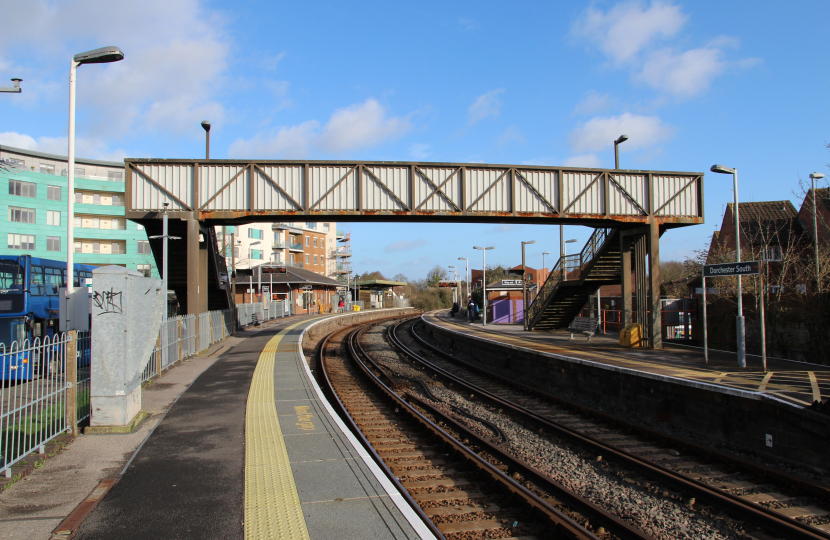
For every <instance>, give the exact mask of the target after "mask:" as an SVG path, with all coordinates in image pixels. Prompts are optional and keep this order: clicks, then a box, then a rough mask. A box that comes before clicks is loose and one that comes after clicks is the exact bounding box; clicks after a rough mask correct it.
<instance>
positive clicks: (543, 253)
mask: <svg viewBox="0 0 830 540" xmlns="http://www.w3.org/2000/svg"><path fill="white" fill-rule="evenodd" d="M545 255H550V251H543V252H542V269H543V270H547V269H548V268H547V266H545ZM546 277H547V276H546Z"/></svg>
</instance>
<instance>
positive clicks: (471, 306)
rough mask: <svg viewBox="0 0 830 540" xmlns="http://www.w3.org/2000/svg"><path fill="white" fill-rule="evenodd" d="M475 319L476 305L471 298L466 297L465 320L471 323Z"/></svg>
mask: <svg viewBox="0 0 830 540" xmlns="http://www.w3.org/2000/svg"><path fill="white" fill-rule="evenodd" d="M475 317H476V303H475V302H473V297H472V296H468V297H467V320H468V321H470V322H473V321H474V320H475Z"/></svg>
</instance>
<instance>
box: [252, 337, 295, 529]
mask: <svg viewBox="0 0 830 540" xmlns="http://www.w3.org/2000/svg"><path fill="white" fill-rule="evenodd" d="M305 322H308V321H302V322H299V323H297V324H294V325H291V326H289V327H287V328H286V329H284V330H283V331H281V332H280V333H279V334H277V335H276V336H274V337H273V338H271V340H270V341H269V342H268V344H267V345H265V348H264V349H263V350H262V354H260V356H259V360H258V362H257V366H256V369H255V370H254V375H253V379H252V381H251V390H250V392H249V393H248V406H247V410H246V412H245V538H246V539H250V540H255V539H256V540H259V539H270V538H273V539H278V538H279V539H291V540H307V539H309V534H308V529H307V527H306V523H305V518H304V517H303V510H302V507H301V506H300V497H299V495H298V493H297V486H296V484H295V483H294V475H293V474H292V472H291V463H290V462H289V460H288V452H287V450H286V448H285V442H284V441H283V438H282V430H281V429H280V424H279V420H278V419H277V409H276V407H275V406H274V361H275V355H276V353H277V352H278V351H284V350H285V349H284V348H283V349H280V348H279V345H280V342H281V341H282V339H283V338H284V337H285V336H286V334H287V333H288V332H289V331H290V330H291V329H293V328H294V327H296V326H299V325H301V324H303V323H305ZM292 350H293V349H292Z"/></svg>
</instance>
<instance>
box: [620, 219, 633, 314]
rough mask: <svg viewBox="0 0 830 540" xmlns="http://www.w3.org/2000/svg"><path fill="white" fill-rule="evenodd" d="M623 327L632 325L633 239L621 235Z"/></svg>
mask: <svg viewBox="0 0 830 540" xmlns="http://www.w3.org/2000/svg"><path fill="white" fill-rule="evenodd" d="M620 258H621V259H622V260H621V264H620V268H621V271H620V275H621V278H620V279H621V285H622V317H623V326H628V325H629V324H631V322H632V320H631V237H630V236H627V235H624V234H621V235H620Z"/></svg>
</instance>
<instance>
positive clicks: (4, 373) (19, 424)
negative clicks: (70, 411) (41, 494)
mask: <svg viewBox="0 0 830 540" xmlns="http://www.w3.org/2000/svg"><path fill="white" fill-rule="evenodd" d="M69 336H70V335H69V334H60V335H58V336H55V337H54V338H49V337H46V338H44V339H43V340H41V339H40V338H37V339H35V340H34V341H33V342H29V340H26V341H24V342H23V343H22V344H20V343H18V342H16V341H15V342H13V343H12V344H11V347H9V349H8V351H7V350H6V347H5V346H4V345H3V344H0V358H1V359H2V361H0V381H3V386H2V387H0V472H3V473H4V474H5V476H6V477H7V478H10V477H11V466H12V465H14V464H15V463H17V462H18V461H20V460H21V459H22V458H24V457H25V456H26V455H28V454H29V453H30V452H33V451H35V450H36V449H37V450H38V451H40V452H41V453H43V452H44V445H45V444H46V443H47V442H49V441H50V440H52V439H54V438H55V437H57V436H58V435H60V434H61V433H63V432H64V431H66V428H67V426H66V413H65V411H66V389H67V384H66V346H67V343H68V342H69ZM87 340H88V336H87ZM83 358H84V357H83V356H82V357H80V359H83ZM73 360H74V359H73ZM86 361H87V365H88V362H89V357H88V356H87V357H86ZM86 395H87V399H88V396H89V392H88V391H87V394H86ZM87 409H88V406H87Z"/></svg>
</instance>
